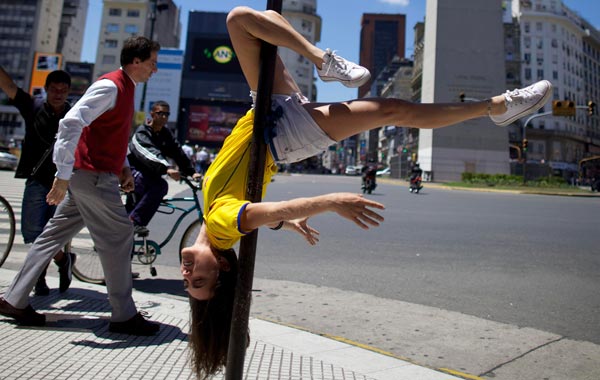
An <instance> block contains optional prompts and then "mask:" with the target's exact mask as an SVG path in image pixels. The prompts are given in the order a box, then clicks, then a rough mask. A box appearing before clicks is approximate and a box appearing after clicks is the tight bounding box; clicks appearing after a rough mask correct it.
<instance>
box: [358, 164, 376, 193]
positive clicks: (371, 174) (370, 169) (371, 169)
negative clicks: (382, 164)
mask: <svg viewBox="0 0 600 380" xmlns="http://www.w3.org/2000/svg"><path fill="white" fill-rule="evenodd" d="M361 174H362V187H363V188H364V187H365V185H366V182H367V178H370V180H371V181H372V188H371V190H374V189H375V187H377V181H376V178H377V165H376V164H375V163H374V162H372V161H371V162H369V163H367V164H366V165H365V166H363V168H362V173H361Z"/></svg>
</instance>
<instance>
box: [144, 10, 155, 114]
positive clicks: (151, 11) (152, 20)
mask: <svg viewBox="0 0 600 380" xmlns="http://www.w3.org/2000/svg"><path fill="white" fill-rule="evenodd" d="M156 2H157V0H150V37H149V38H150V40H152V38H153V36H154V22H155V21H156ZM147 88H148V81H146V82H144V86H143V87H142V101H141V102H140V111H142V112H145V111H144V107H145V106H146V89H147Z"/></svg>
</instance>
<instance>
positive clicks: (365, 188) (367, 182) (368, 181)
mask: <svg viewBox="0 0 600 380" xmlns="http://www.w3.org/2000/svg"><path fill="white" fill-rule="evenodd" d="M376 187H377V184H376V183H375V172H374V171H373V172H369V173H367V174H365V176H364V177H363V181H362V192H363V194H364V193H367V194H371V192H372V191H373V190H375V188H376Z"/></svg>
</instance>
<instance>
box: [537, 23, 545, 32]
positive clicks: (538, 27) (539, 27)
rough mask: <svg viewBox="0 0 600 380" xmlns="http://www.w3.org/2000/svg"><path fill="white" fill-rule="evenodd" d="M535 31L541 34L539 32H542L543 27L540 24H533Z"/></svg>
mask: <svg viewBox="0 0 600 380" xmlns="http://www.w3.org/2000/svg"><path fill="white" fill-rule="evenodd" d="M535 30H537V31H538V32H541V31H543V30H544V27H543V25H542V23H541V22H536V23H535Z"/></svg>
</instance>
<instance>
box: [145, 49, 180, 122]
mask: <svg viewBox="0 0 600 380" xmlns="http://www.w3.org/2000/svg"><path fill="white" fill-rule="evenodd" d="M156 67H157V69H158V71H157V72H156V73H154V74H153V75H152V77H151V78H150V80H149V81H148V83H147V84H146V98H145V101H144V109H143V110H142V111H144V113H145V114H146V115H149V114H150V108H151V107H152V104H154V102H156V101H158V100H164V101H166V102H167V103H169V106H170V108H171V115H170V116H169V122H173V123H176V122H177V116H178V114H179V112H178V110H179V93H180V90H181V72H182V68H183V50H178V49H161V50H159V52H158V63H157V65H156ZM143 90H144V85H143V84H140V85H138V86H137V87H136V91H135V105H136V108H137V109H139V108H140V104H141V101H142V93H143Z"/></svg>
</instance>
